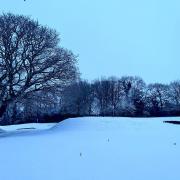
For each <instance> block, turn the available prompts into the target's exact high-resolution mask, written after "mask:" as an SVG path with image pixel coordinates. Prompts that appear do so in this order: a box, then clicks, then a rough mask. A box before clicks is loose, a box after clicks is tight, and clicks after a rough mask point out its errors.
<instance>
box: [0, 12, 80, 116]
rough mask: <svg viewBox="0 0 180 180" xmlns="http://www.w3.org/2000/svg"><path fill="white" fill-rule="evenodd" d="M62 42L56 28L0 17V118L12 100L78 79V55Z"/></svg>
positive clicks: (18, 16)
mask: <svg viewBox="0 0 180 180" xmlns="http://www.w3.org/2000/svg"><path fill="white" fill-rule="evenodd" d="M59 41H60V39H59V35H58V33H57V32H56V31H55V30H53V29H50V28H48V27H45V26H42V25H40V24H39V23H38V22H37V21H35V20H32V19H30V18H29V17H26V16H21V15H13V14H10V13H9V14H3V15H2V16H0V117H2V115H3V114H4V112H5V111H6V109H7V107H8V105H9V104H10V103H11V102H13V101H16V100H18V99H19V98H25V97H26V96H27V95H28V94H30V93H32V92H35V91H42V90H45V89H46V90H47V89H51V88H54V87H62V85H64V84H66V83H69V82H71V81H72V80H73V79H75V78H76V76H77V68H76V66H75V63H76V56H74V54H73V53H72V52H71V51H68V50H66V49H63V48H61V47H60V46H59Z"/></svg>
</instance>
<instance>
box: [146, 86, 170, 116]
mask: <svg viewBox="0 0 180 180" xmlns="http://www.w3.org/2000/svg"><path fill="white" fill-rule="evenodd" d="M168 92H169V87H168V85H165V84H160V83H154V84H150V85H149V86H148V88H147V95H146V98H147V102H146V104H147V109H148V110H149V111H150V113H151V114H152V115H160V114H161V113H162V111H164V110H165V108H166V105H167V104H169V93H168Z"/></svg>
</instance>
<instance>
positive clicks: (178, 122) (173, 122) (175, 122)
mask: <svg viewBox="0 0 180 180" xmlns="http://www.w3.org/2000/svg"><path fill="white" fill-rule="evenodd" d="M164 123H170V124H177V125H180V121H164Z"/></svg>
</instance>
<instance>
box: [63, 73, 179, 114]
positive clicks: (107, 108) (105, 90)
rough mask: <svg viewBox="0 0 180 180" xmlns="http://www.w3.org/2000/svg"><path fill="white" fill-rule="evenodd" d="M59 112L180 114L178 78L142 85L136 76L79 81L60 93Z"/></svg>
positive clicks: (141, 81)
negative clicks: (165, 82)
mask: <svg viewBox="0 0 180 180" xmlns="http://www.w3.org/2000/svg"><path fill="white" fill-rule="evenodd" d="M61 107H62V108H61V110H62V112H63V113H71V114H77V115H103V116H106V115H108V116H165V115H180V81H175V82H172V83H170V84H169V85H167V84H160V83H154V84H149V85H146V83H145V82H144V81H143V80H142V79H141V78H140V77H132V76H125V77H122V78H119V79H118V78H115V77H111V78H107V79H106V78H103V79H101V80H96V81H94V82H93V83H88V82H87V81H79V82H76V83H73V84H71V85H70V86H69V87H67V88H66V89H65V90H64V92H63V94H62V104H61Z"/></svg>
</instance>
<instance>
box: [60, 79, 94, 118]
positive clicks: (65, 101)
mask: <svg viewBox="0 0 180 180" xmlns="http://www.w3.org/2000/svg"><path fill="white" fill-rule="evenodd" d="M93 98H94V97H93V94H92V88H91V84H90V83H88V82H87V81H78V82H75V83H72V84H71V85H70V86H68V87H67V88H65V89H64V91H63V95H62V113H66V114H73V115H91V113H92V103H93Z"/></svg>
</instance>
